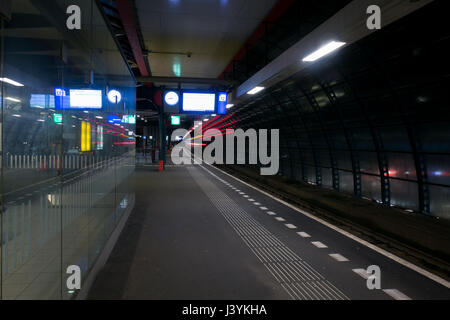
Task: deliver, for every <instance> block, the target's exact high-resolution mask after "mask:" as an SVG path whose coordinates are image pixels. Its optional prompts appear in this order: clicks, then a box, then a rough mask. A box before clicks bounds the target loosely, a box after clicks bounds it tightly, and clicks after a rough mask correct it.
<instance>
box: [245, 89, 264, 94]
mask: <svg viewBox="0 0 450 320" xmlns="http://www.w3.org/2000/svg"><path fill="white" fill-rule="evenodd" d="M264 89H265V88H264V87H254V88H253V89H252V90H250V91H249V92H247V94H250V95H254V94H257V93H259V92H261V91H263V90H264Z"/></svg>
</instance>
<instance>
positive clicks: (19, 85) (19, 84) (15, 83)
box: [0, 78, 24, 87]
mask: <svg viewBox="0 0 450 320" xmlns="http://www.w3.org/2000/svg"><path fill="white" fill-rule="evenodd" d="M0 81H1V82H5V83H9V84H12V85H13V86H16V87H23V86H24V85H23V84H21V83H20V82H17V81H14V80H11V79H9V78H0Z"/></svg>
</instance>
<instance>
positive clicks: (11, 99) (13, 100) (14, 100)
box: [5, 97, 21, 102]
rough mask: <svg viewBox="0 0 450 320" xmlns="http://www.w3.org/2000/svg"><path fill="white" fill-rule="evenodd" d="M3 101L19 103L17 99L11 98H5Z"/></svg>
mask: <svg viewBox="0 0 450 320" xmlns="http://www.w3.org/2000/svg"><path fill="white" fill-rule="evenodd" d="M5 99H6V100H8V101H12V102H21V101H20V100H19V99H16V98H11V97H6V98H5Z"/></svg>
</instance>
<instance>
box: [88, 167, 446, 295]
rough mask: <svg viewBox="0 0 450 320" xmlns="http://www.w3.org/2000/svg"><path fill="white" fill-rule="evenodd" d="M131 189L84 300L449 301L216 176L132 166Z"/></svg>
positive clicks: (406, 273) (418, 275)
mask: <svg viewBox="0 0 450 320" xmlns="http://www.w3.org/2000/svg"><path fill="white" fill-rule="evenodd" d="M133 181H134V182H133V184H134V189H135V193H136V204H135V208H134V210H133V211H132V213H131V215H130V217H129V219H128V221H127V223H126V225H125V227H124V229H123V231H122V233H121V235H120V237H119V239H118V241H117V243H116V245H115V247H114V249H113V251H112V253H111V255H110V256H109V259H108V260H107V262H106V264H105V265H104V267H103V269H102V270H101V271H100V272H99V273H98V275H97V277H96V279H95V281H94V283H93V285H92V287H91V289H90V291H89V295H88V298H89V299H94V300H103V299H150V300H173V299H176V300H187V299H192V300H290V299H295V300H347V299H350V300H360V299H363V300H389V299H396V300H409V299H448V297H449V294H450V290H449V283H448V282H447V281H445V280H444V279H441V278H439V277H437V276H434V275H432V274H431V273H428V272H427V271H425V270H423V269H421V268H420V267H417V266H414V265H412V264H410V263H408V262H406V261H405V260H403V259H401V258H398V257H396V256H394V255H392V254H390V253H388V252H387V251H384V250H383V249H380V248H379V247H376V246H374V245H372V244H370V243H368V242H366V241H364V240H362V239H360V238H357V237H356V236H353V235H351V234H349V233H347V232H345V231H344V230H342V229H339V228H338V227H335V226H333V225H331V224H329V223H327V222H325V221H323V220H321V219H320V218H317V217H315V216H313V215H310V214H309V213H308V212H306V211H304V210H302V209H299V208H297V207H296V206H293V205H291V204H289V203H286V202H284V201H282V200H280V199H278V198H276V197H274V196H272V195H270V194H268V193H266V192H263V191H261V190H259V189H257V188H255V187H253V186H252V185H250V184H248V183H246V182H245V181H242V180H239V179H237V178H235V177H233V176H231V175H230V174H228V173H225V172H223V171H221V170H220V169H218V168H216V167H213V166H209V165H206V164H203V165H190V166H173V165H168V166H167V167H166V170H165V171H164V172H158V171H157V169H156V168H155V167H154V166H153V165H149V166H140V167H138V168H137V169H136V172H135V174H134V179H133ZM370 266H378V267H379V268H380V271H381V273H380V275H381V278H380V279H381V286H380V287H379V288H376V289H373V290H370V289H369V288H368V285H367V283H368V278H369V276H370V274H368V268H369V267H370ZM369 280H370V279H369ZM369 282H370V281H369Z"/></svg>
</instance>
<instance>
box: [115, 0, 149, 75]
mask: <svg viewBox="0 0 450 320" xmlns="http://www.w3.org/2000/svg"><path fill="white" fill-rule="evenodd" d="M116 5H117V10H118V11H119V15H120V19H121V20H122V24H123V26H124V28H125V33H126V34H127V37H128V41H129V42H130V45H131V49H132V50H133V55H134V58H135V59H136V63H137V65H138V68H139V72H140V73H141V76H143V77H148V76H149V73H148V70H147V67H146V65H145V61H144V55H143V54H142V48H141V44H140V42H139V38H138V35H137V29H136V22H135V21H134V12H133V9H132V8H131V3H130V1H129V0H116Z"/></svg>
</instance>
